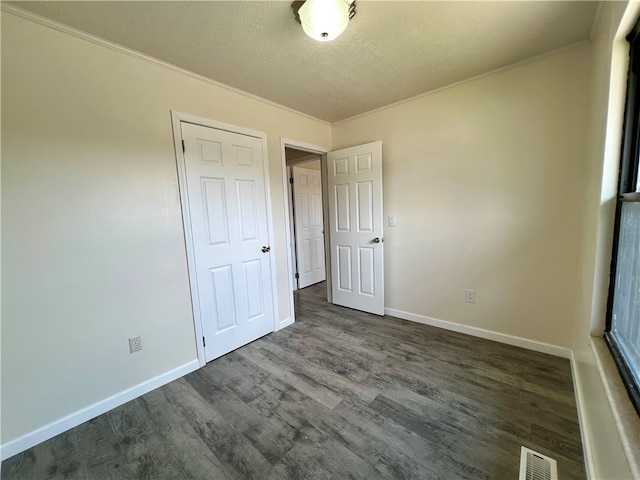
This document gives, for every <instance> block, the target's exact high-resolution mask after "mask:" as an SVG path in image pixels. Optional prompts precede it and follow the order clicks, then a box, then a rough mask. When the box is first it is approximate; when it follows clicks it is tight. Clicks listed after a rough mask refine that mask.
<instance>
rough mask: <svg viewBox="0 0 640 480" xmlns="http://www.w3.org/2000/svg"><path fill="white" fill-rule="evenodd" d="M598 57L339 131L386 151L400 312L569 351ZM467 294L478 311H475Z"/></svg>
mask: <svg viewBox="0 0 640 480" xmlns="http://www.w3.org/2000/svg"><path fill="white" fill-rule="evenodd" d="M590 53H591V49H590V46H589V45H588V44H582V45H579V46H575V47H573V48H570V49H568V50H564V51H561V52H558V53H556V54H553V55H550V56H547V57H544V58H540V59H536V60H534V61H530V62H528V63H525V64H522V65H517V66H514V67H512V68H509V69H505V70H502V71H498V72H494V73H491V74H488V75H485V76H483V77H480V78H477V79H474V80H472V81H468V82H465V83H462V84H458V85H454V86H451V87H449V88H445V89H443V90H440V91H437V92H434V93H432V94H430V95H426V96H423V97H421V98H418V99H415V100H412V101H409V102H406V103H402V104H399V105H396V106H392V107H389V108H385V109H383V110H381V111H378V112H374V113H371V114H368V115H364V116H361V117H359V118H355V119H352V120H349V121H345V122H342V123H339V124H336V125H334V126H333V129H332V135H333V145H332V146H333V148H334V149H337V148H341V147H346V146H349V145H355V144H359V143H364V142H369V141H373V140H382V145H383V157H384V161H383V176H384V213H385V218H386V216H387V215H395V216H396V218H397V226H396V227H388V226H387V227H385V288H386V298H385V305H386V307H389V308H392V309H396V310H400V311H405V312H410V313H414V314H419V315H424V316H426V317H431V318H436V319H440V320H445V321H449V322H455V323H458V324H462V325H467V326H471V327H479V328H483V329H487V330H491V331H495V332H499V333H502V334H508V335H514V336H518V337H524V338H526V339H530V340H536V341H540V342H546V343H550V344H555V345H559V346H562V347H571V346H572V335H573V329H574V325H575V322H576V315H577V314H576V306H577V304H578V300H579V293H580V292H579V290H580V288H579V282H580V256H579V254H578V252H579V249H580V244H581V228H582V225H581V215H580V211H581V209H582V201H583V200H584V195H583V184H584V179H585V178H584V169H583V164H584V157H585V152H586V151H585V147H584V138H585V134H586V127H587V118H588V114H589V107H588V100H589V99H588V92H589V90H588V88H589V81H588V79H589V72H590V58H591V55H590ZM465 289H474V290H475V291H476V303H475V304H468V303H465V301H464V292H465Z"/></svg>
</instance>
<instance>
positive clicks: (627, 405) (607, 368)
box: [591, 337, 640, 478]
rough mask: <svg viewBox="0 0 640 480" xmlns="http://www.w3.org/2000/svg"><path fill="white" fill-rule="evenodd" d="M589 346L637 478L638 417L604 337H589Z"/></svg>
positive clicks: (639, 465)
mask: <svg viewBox="0 0 640 480" xmlns="http://www.w3.org/2000/svg"><path fill="white" fill-rule="evenodd" d="M591 348H592V350H593V355H594V357H595V360H596V365H597V367H598V371H599V372H600V378H601V379H602V383H603V385H604V389H605V391H606V393H607V398H608V400H609V406H610V407H611V412H612V413H613V418H614V419H615V421H616V427H617V429H618V432H619V433H620V440H621V442H622V446H623V448H624V452H625V454H626V456H627V460H628V462H629V468H630V469H631V472H632V473H633V477H634V478H640V417H639V416H638V413H637V412H636V410H635V408H634V407H633V404H632V403H631V400H630V399H629V395H628V394H627V390H626V388H625V387H624V384H623V383H622V380H621V379H620V373H619V372H618V367H617V366H616V364H615V362H614V361H613V357H612V356H611V352H609V347H608V346H607V344H606V342H605V341H604V339H603V338H599V337H591Z"/></svg>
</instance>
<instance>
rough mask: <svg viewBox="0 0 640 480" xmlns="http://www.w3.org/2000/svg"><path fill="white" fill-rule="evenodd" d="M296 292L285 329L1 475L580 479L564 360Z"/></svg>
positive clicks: (24, 456) (10, 462)
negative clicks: (524, 466)
mask: <svg viewBox="0 0 640 480" xmlns="http://www.w3.org/2000/svg"><path fill="white" fill-rule="evenodd" d="M324 298H326V297H325V285H324V283H321V284H318V285H315V286H312V287H309V288H307V289H304V290H302V291H299V292H297V293H296V295H295V300H296V302H295V303H296V320H297V321H296V323H295V324H294V325H292V326H290V327H287V328H285V329H283V330H281V331H279V332H276V333H273V334H270V335H267V336H266V337H264V338H262V339H260V340H257V341H256V342H253V343H252V344H250V345H247V346H245V347H242V348H240V349H238V350H236V351H234V352H232V353H230V354H228V355H225V356H224V357H221V358H219V359H217V360H215V361H213V362H211V363H209V364H208V365H206V366H205V367H204V368H202V369H200V370H198V371H196V372H193V373H191V374H189V375H187V376H185V377H183V378H181V379H179V380H176V381H174V382H172V383H170V384H168V385H166V386H164V387H161V388H159V389H157V390H154V391H153V392H151V393H148V394H146V395H144V396H142V397H140V398H138V399H136V400H133V401H131V402H129V403H127V404H125V405H123V406H121V407H119V408H116V409H114V410H112V411H110V412H108V413H106V414H104V415H101V416H99V417H97V418H95V419H93V420H91V421H89V422H86V423H84V424H82V425H80V426H78V427H76V428H74V429H72V430H70V431H68V432H65V433H63V434H61V435H58V436H57V437H55V438H53V439H51V440H48V441H46V442H44V443H42V444H40V445H37V446H36V447H34V448H31V449H29V450H27V451H25V452H23V453H20V454H18V455H16V456H14V457H12V458H9V459H7V460H6V461H5V462H3V464H2V478H3V479H45V478H87V479H102V478H109V479H111V478H114V479H129V478H131V479H134V478H145V479H147V478H148V479H165V478H166V479H187V478H188V479H191V478H202V479H243V480H247V479H248V480H251V479H315V478H322V479H366V480H375V479H458V478H469V479H485V478H492V479H516V478H518V468H519V455H520V446H521V445H524V446H527V447H529V448H532V449H534V450H537V451H539V452H541V453H543V454H546V455H549V456H551V457H553V458H556V459H557V460H558V470H559V475H560V478H563V479H565V480H569V479H584V478H585V470H584V464H583V460H582V458H583V456H582V445H581V440H580V431H579V427H578V419H577V413H576V406H575V401H574V394H573V386H572V380H571V370H570V366H569V362H568V361H567V360H565V359H561V358H557V357H553V356H549V355H544V354H540V353H536V352H531V351H528V350H523V349H520V348H516V347H512V346H508V345H503V344H499V343H496V342H491V341H487V340H482V339H478V338H474V337H469V336H466V335H462V334H458V333H452V332H448V331H445V330H441V329H437V328H433V327H429V326H425V325H420V324H416V323H411V322H407V321H404V320H398V319H396V318H392V317H384V318H381V317H377V316H375V315H369V314H365V313H362V312H357V311H353V310H349V309H345V308H341V307H337V306H333V305H329V304H327V303H326V302H325V301H324Z"/></svg>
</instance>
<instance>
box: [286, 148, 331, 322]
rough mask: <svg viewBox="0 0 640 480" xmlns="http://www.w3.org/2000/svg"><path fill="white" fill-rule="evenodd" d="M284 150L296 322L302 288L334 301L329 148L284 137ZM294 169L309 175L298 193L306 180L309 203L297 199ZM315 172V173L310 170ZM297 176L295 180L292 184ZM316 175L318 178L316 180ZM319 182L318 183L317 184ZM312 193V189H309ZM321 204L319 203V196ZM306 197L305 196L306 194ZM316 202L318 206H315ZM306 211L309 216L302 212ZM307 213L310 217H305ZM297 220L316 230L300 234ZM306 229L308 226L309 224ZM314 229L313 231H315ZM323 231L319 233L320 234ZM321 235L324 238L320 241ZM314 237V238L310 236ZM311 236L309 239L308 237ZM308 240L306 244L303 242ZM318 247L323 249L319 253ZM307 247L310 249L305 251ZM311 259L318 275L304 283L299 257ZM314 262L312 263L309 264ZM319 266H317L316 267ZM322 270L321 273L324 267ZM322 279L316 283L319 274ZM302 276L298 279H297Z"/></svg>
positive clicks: (302, 185)
mask: <svg viewBox="0 0 640 480" xmlns="http://www.w3.org/2000/svg"><path fill="white" fill-rule="evenodd" d="M281 147H282V148H281V152H282V167H283V181H284V183H285V185H286V187H285V192H284V193H285V195H284V197H285V198H284V200H285V202H284V206H285V211H286V212H287V215H286V230H287V239H288V241H287V257H288V258H287V260H288V264H289V273H290V277H289V295H290V296H289V298H290V311H291V320H292V321H295V308H296V305H294V302H295V299H296V297H297V292H299V291H300V290H299V288H300V287H301V288H307V289H314V290H318V293H319V295H318V299H320V297H322V298H321V300H322V301H327V302H331V286H330V285H331V272H330V268H331V267H330V265H329V261H328V260H329V257H328V251H327V249H328V235H327V234H326V232H327V221H328V220H327V218H326V212H327V198H326V153H327V150H326V149H324V148H322V147H318V146H315V145H310V144H306V143H302V142H298V141H296V140H287V139H281ZM294 168H295V170H296V171H298V173H299V174H301V175H302V176H304V175H305V174H306V175H308V176H307V178H306V179H303V178H300V179H299V182H298V185H297V186H298V189H297V191H298V192H301V191H302V193H304V190H305V188H307V187H305V183H306V184H307V186H309V185H310V186H311V191H312V193H311V195H313V198H311V196H307V199H308V202H306V201H305V200H302V201H301V202H296V201H295V200H296V198H295V194H296V179H295V173H294ZM310 171H311V172H310ZM291 178H293V183H291V180H290V179H291ZM312 178H316V180H312ZM318 178H319V180H320V189H319V190H320V191H319V192H318V191H317V179H318ZM314 182H315V184H316V186H313V183H314ZM307 193H309V192H307ZM318 193H319V200H320V204H318V197H317V195H318ZM303 197H304V195H303ZM314 202H315V205H314ZM296 203H302V204H303V205H302V207H300V206H298V208H297V209H296V205H295V204H296ZM304 211H306V215H302V213H303V212H304ZM303 216H306V218H303ZM318 220H320V223H321V227H318ZM296 221H298V223H302V224H304V225H309V226H310V225H312V224H313V225H314V228H313V229H309V231H308V232H304V233H305V234H306V235H302V236H301V235H300V233H303V232H301V231H300V230H301V228H300V227H298V228H296ZM305 228H306V227H305ZM312 230H313V231H312ZM318 233H319V235H318ZM318 236H319V237H320V238H321V239H322V242H321V243H320V242H319V241H318ZM307 237H311V238H307ZM307 239H309V241H308V242H307V241H306V240H307ZM303 242H304V245H302V243H303ZM318 248H321V249H322V251H321V252H318ZM305 249H306V252H305ZM305 255H306V258H307V259H311V262H309V263H308V264H307V266H306V271H307V272H306V273H310V271H311V272H313V271H315V274H314V275H315V278H311V280H309V279H303V281H302V282H300V280H301V279H300V278H299V277H301V276H302V275H301V269H304V268H305V267H304V266H303V265H301V264H303V263H304V261H301V260H300V259H299V257H304V256H305ZM309 265H310V266H309ZM314 267H315V268H314ZM318 267H322V268H321V270H322V272H318V270H320V268H318ZM318 276H320V277H321V279H320V280H319V281H317V282H316V280H317V277H318ZM296 277H298V278H296Z"/></svg>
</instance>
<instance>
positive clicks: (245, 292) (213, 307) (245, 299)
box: [180, 122, 274, 361]
mask: <svg viewBox="0 0 640 480" xmlns="http://www.w3.org/2000/svg"><path fill="white" fill-rule="evenodd" d="M180 126H181V132H182V140H183V142H184V144H183V148H184V160H185V170H186V190H187V191H186V194H187V195H186V197H187V200H188V211H189V219H190V224H191V225H190V227H191V228H190V231H191V243H192V252H193V256H194V257H195V265H194V267H195V268H192V269H191V271H192V272H194V271H195V277H196V278H195V282H194V279H193V278H192V279H191V284H192V285H191V288H192V290H193V291H192V295H193V298H194V314H195V315H196V321H198V317H199V320H200V322H201V324H202V332H203V335H204V338H203V343H204V345H205V348H204V350H205V359H206V361H210V360H213V359H214V358H217V357H219V356H221V355H224V354H225V353H228V352H230V351H232V350H235V349H236V348H238V347H240V346H242V345H245V344H247V343H249V342H251V341H253V340H255V339H256V338H259V337H261V336H263V335H266V334H267V333H269V332H272V331H273V330H274V313H273V297H272V291H271V288H272V286H271V258H270V257H271V255H270V253H269V232H268V227H267V225H268V224H267V207H266V205H267V202H266V190H265V173H264V163H263V152H262V141H261V139H259V138H256V137H251V136H248V135H242V134H239V133H232V132H228V131H224V130H218V129H215V128H209V127H203V126H199V125H193V124H190V123H185V122H181V123H180Z"/></svg>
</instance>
